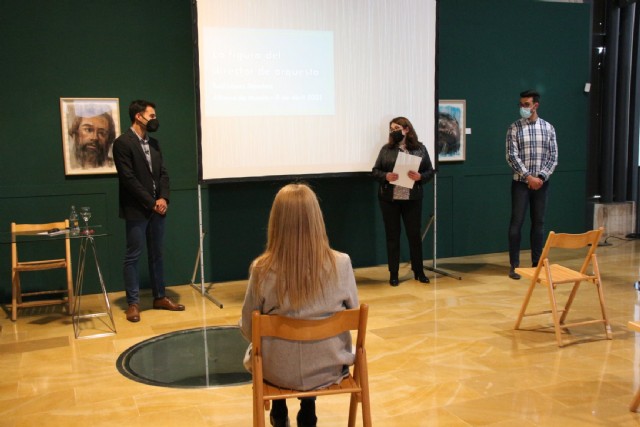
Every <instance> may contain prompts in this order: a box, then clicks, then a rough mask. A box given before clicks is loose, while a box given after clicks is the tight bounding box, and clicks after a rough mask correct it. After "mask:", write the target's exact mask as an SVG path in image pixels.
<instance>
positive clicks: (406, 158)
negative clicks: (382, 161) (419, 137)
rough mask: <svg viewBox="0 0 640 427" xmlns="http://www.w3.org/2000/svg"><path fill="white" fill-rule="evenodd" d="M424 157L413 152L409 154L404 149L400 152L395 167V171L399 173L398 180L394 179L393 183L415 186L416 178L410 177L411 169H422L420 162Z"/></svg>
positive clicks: (409, 186) (408, 186)
mask: <svg viewBox="0 0 640 427" xmlns="http://www.w3.org/2000/svg"><path fill="white" fill-rule="evenodd" d="M421 161H422V158H421V157H420V156H414V155H413V154H407V153H405V152H404V151H400V152H398V158H397V159H396V164H395V166H394V167H393V173H397V174H398V180H397V181H393V182H392V184H393V185H399V186H401V187H407V188H413V184H414V183H415V181H414V180H412V179H411V178H409V175H408V173H409V171H416V172H418V169H420V162H421Z"/></svg>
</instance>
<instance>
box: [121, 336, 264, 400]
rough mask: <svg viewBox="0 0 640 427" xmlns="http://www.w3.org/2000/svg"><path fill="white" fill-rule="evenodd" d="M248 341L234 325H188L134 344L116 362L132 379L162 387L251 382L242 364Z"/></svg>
mask: <svg viewBox="0 0 640 427" xmlns="http://www.w3.org/2000/svg"><path fill="white" fill-rule="evenodd" d="M248 345H249V343H248V342H247V341H246V340H245V339H244V338H243V337H242V335H241V333H240V329H239V328H237V327H231V326H210V327H207V328H196V329H187V330H185V331H176V332H172V333H169V334H165V335H160V336H158V337H155V338H151V339H148V340H146V341H143V342H141V343H138V344H136V345H134V346H133V347H131V348H129V349H127V350H126V351H125V352H124V353H122V354H121V355H120V357H118V361H117V362H116V365H117V367H118V370H119V371H120V373H121V374H123V375H124V376H126V377H128V378H130V379H132V380H134V381H138V382H141V383H145V384H150V385H157V386H162V387H179V388H203V387H214V386H223V385H233V384H245V383H249V382H251V374H250V373H249V372H247V370H246V369H245V368H244V366H243V364H242V360H243V358H244V354H245V352H246V350H247V347H248Z"/></svg>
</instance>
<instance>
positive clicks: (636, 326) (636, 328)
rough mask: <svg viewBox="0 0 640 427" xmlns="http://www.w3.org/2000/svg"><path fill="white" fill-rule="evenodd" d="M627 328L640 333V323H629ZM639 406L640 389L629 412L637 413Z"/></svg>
mask: <svg viewBox="0 0 640 427" xmlns="http://www.w3.org/2000/svg"><path fill="white" fill-rule="evenodd" d="M627 326H628V327H629V329H631V330H632V331H634V332H640V322H634V321H629V323H628V324H627ZM638 406H640V388H638V391H636V394H635V395H634V396H633V400H632V401H631V404H630V405H629V410H630V411H631V412H637V411H638Z"/></svg>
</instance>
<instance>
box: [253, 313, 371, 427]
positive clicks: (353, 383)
mask: <svg viewBox="0 0 640 427" xmlns="http://www.w3.org/2000/svg"><path fill="white" fill-rule="evenodd" d="M368 310H369V307H368V306H367V305H366V304H361V305H360V308H359V309H351V310H345V311H341V312H338V313H336V314H334V315H333V316H331V317H328V318H325V319H319V320H304V319H293V318H288V317H283V316H275V315H261V314H260V312H258V311H257V310H256V311H254V312H253V317H252V337H251V343H252V360H251V365H252V371H253V372H252V373H253V425H254V426H259V427H264V425H265V424H264V411H265V410H269V407H270V401H271V400H277V399H288V398H296V397H311V396H325V395H330V394H340V393H349V394H351V403H350V406H349V426H351V427H353V426H355V422H356V412H357V410H358V402H360V403H362V424H363V426H365V427H369V426H371V410H370V404H369V376H368V373H367V354H366V351H365V347H364V341H365V335H366V329H367V314H368ZM351 330H357V331H358V335H357V338H356V353H355V356H356V357H355V363H354V365H353V374H350V375H349V376H348V377H346V378H345V379H343V380H342V382H341V383H340V384H334V385H331V386H330V387H327V388H322V389H317V390H309V391H299V390H289V389H283V388H280V387H277V386H274V385H272V384H269V383H267V382H265V381H264V378H263V370H262V356H263V355H262V337H277V338H282V339H286V340H294V341H313V340H320V339H325V338H330V337H333V336H336V335H338V334H340V333H342V332H345V331H351Z"/></svg>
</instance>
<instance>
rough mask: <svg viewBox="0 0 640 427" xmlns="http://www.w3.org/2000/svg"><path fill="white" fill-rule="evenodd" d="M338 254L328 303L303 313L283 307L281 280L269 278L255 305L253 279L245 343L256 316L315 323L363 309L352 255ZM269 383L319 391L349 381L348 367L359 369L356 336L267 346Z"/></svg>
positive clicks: (248, 294)
mask: <svg viewBox="0 0 640 427" xmlns="http://www.w3.org/2000/svg"><path fill="white" fill-rule="evenodd" d="M334 253H335V254H336V267H337V273H338V274H337V282H336V283H332V284H327V285H326V286H325V291H326V292H325V298H324V299H323V300H320V301H317V302H316V303H315V304H313V305H309V306H307V307H304V308H303V309H301V310H299V311H297V312H296V311H292V310H291V309H290V308H289V307H280V306H279V305H278V302H277V298H276V291H275V277H274V275H273V274H269V275H268V276H267V277H266V278H265V281H264V283H263V285H262V290H263V297H262V298H261V299H260V300H257V301H256V300H255V298H254V297H253V288H254V286H257V283H256V280H255V277H254V276H253V275H252V276H251V277H250V278H249V286H248V287H247V292H246V294H245V298H244V305H243V307H242V318H241V319H240V328H241V330H242V334H243V335H244V337H245V338H246V339H247V340H249V341H251V313H252V311H253V310H259V311H260V312H261V313H263V314H279V315H282V316H288V317H295V318H303V319H314V318H323V317H328V316H330V315H331V314H333V313H336V312H338V311H342V310H345V309H348V308H356V307H358V306H359V302H358V290H357V288H356V280H355V276H354V274H353V268H352V267H351V259H350V258H349V255H347V254H343V253H340V252H336V251H334ZM262 346H263V368H264V369H263V370H264V379H265V380H266V381H268V382H270V383H272V384H274V385H278V386H281V387H286V388H293V389H296V390H313V389H316V388H321V387H325V386H328V385H331V384H333V383H335V382H337V381H339V380H340V379H341V378H342V377H344V375H345V367H346V366H349V365H353V362H354V355H353V353H352V348H351V334H350V333H349V332H346V333H343V334H342V335H339V336H336V337H333V338H328V339H326V340H322V341H313V342H300V341H284V340H279V339H276V338H265V339H264V340H263V344H262Z"/></svg>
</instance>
